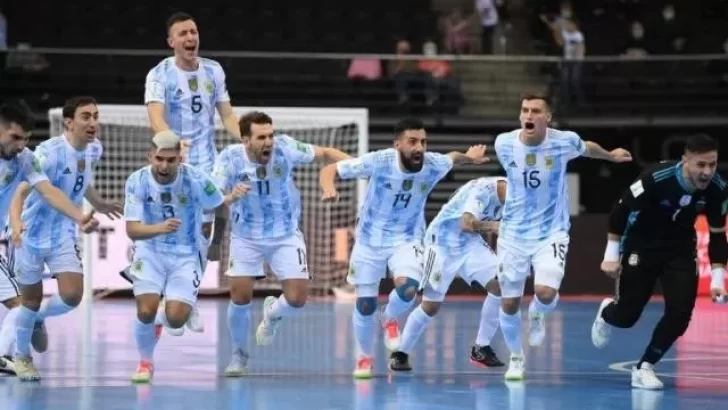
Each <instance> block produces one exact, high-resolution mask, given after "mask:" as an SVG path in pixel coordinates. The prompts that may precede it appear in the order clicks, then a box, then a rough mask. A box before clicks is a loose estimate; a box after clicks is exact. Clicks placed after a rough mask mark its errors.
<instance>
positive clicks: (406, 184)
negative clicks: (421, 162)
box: [402, 179, 412, 191]
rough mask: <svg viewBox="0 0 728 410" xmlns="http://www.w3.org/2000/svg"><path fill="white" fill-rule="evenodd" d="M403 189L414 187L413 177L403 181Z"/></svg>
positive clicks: (407, 189)
mask: <svg viewBox="0 0 728 410" xmlns="http://www.w3.org/2000/svg"><path fill="white" fill-rule="evenodd" d="M402 189H403V190H405V191H409V190H410V189H412V180H411V179H405V180H404V181H402Z"/></svg>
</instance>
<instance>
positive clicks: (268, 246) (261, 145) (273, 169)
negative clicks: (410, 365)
mask: <svg viewBox="0 0 728 410" xmlns="http://www.w3.org/2000/svg"><path fill="white" fill-rule="evenodd" d="M240 134H241V135H242V136H243V140H242V144H234V145H230V146H228V147H227V148H225V149H224V150H223V151H222V153H221V154H220V157H219V158H218V162H217V165H216V166H215V173H214V178H215V181H216V182H217V185H218V187H220V188H221V189H222V190H223V191H224V192H226V193H227V195H226V197H225V198H226V204H227V205H228V206H229V207H230V210H231V220H232V222H231V223H232V232H231V238H230V267H229V269H228V271H227V273H226V275H227V276H228V278H229V281H230V282H229V283H230V305H229V306H228V329H229V331H230V338H231V340H232V345H233V354H232V359H231V360H230V364H229V366H228V367H227V368H226V369H225V375H226V376H228V377H239V376H242V375H243V374H244V373H245V369H246V366H247V362H248V352H249V349H248V332H249V328H250V305H251V300H252V299H253V285H254V283H255V278H256V276H257V277H259V276H264V272H263V263H264V262H266V263H268V264H269V266H270V267H271V270H273V273H274V274H275V275H276V276H277V277H278V279H279V280H280V281H281V285H282V287H283V294H282V295H281V296H279V297H277V298H276V297H273V296H269V297H267V298H266V299H265V301H264V302H263V320H262V321H261V322H260V324H259V325H258V328H257V330H256V334H255V336H256V340H257V343H258V344H259V345H262V346H266V345H270V344H271V343H273V340H274V337H275V336H276V333H277V332H278V329H279V326H280V324H281V321H282V319H284V318H286V317H293V316H296V315H297V314H298V313H299V312H300V311H301V308H302V307H303V306H304V304H305V303H306V298H307V295H308V281H309V277H310V272H309V269H308V264H307V261H306V244H305V242H304V238H303V234H302V233H301V232H300V231H299V230H298V224H299V217H300V193H299V192H298V189H297V188H296V186H295V184H294V182H293V171H294V170H295V168H296V167H297V166H299V165H304V164H308V163H311V162H313V161H315V160H319V161H326V162H336V161H340V160H343V159H346V158H349V155H347V154H346V153H344V152H341V151H339V150H338V149H336V148H329V147H319V146H315V145H311V144H306V143H303V142H300V141H296V140H295V139H293V138H291V137H289V136H287V135H275V134H274V129H273V119H272V118H271V117H270V116H268V115H267V114H265V113H263V112H258V111H253V112H250V113H247V114H245V115H243V116H242V117H240Z"/></svg>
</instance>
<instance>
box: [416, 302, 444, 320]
mask: <svg viewBox="0 0 728 410" xmlns="http://www.w3.org/2000/svg"><path fill="white" fill-rule="evenodd" d="M440 305H441V303H440V302H433V301H428V300H423V301H422V304H421V305H420V308H422V311H423V312H425V313H426V314H427V316H430V317H432V316H435V315H436V314H437V312H439V311H440Z"/></svg>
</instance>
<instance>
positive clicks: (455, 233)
mask: <svg viewBox="0 0 728 410" xmlns="http://www.w3.org/2000/svg"><path fill="white" fill-rule="evenodd" d="M498 181H505V178H502V177H483V178H477V179H473V180H471V181H468V182H467V183H466V184H465V185H463V186H461V187H460V188H458V190H457V191H455V193H453V195H452V197H451V198H450V200H449V201H447V203H446V204H445V205H444V206H443V207H442V209H440V212H438V214H437V216H436V217H435V219H433V220H432V222H431V223H430V226H428V227H427V231H426V232H425V243H428V244H429V243H433V244H437V245H438V246H441V247H444V248H449V249H450V250H452V251H455V252H457V251H458V250H459V249H463V248H465V247H466V246H467V245H468V243H470V242H471V241H473V240H475V241H479V242H483V238H482V236H480V234H478V233H475V232H464V231H463V229H462V227H461V218H462V216H463V215H464V214H465V213H470V214H472V215H473V216H475V218H476V219H478V220H480V221H498V220H500V219H501V216H502V211H503V205H501V202H500V199H498Z"/></svg>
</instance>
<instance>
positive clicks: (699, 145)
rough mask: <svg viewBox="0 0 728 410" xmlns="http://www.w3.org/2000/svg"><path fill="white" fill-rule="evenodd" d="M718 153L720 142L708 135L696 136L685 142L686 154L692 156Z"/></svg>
mask: <svg viewBox="0 0 728 410" xmlns="http://www.w3.org/2000/svg"><path fill="white" fill-rule="evenodd" d="M712 151H718V142H717V141H716V140H715V139H714V138H713V137H711V136H710V135H708V134H703V133H700V134H695V135H693V136H691V137H690V138H688V140H687V141H686V142H685V152H686V153H688V152H689V153H692V154H705V153H706V152H712Z"/></svg>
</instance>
